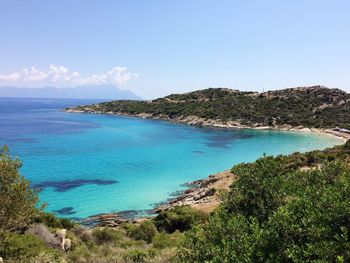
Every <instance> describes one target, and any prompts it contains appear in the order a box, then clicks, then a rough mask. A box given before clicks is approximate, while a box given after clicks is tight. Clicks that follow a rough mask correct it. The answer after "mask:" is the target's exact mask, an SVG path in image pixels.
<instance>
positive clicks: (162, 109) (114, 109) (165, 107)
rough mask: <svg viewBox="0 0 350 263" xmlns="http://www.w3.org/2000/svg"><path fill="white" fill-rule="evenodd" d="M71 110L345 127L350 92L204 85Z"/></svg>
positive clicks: (349, 120) (349, 121)
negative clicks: (242, 89)
mask: <svg viewBox="0 0 350 263" xmlns="http://www.w3.org/2000/svg"><path fill="white" fill-rule="evenodd" d="M71 110H78V111H83V112H84V111H86V112H111V113H115V114H127V115H133V116H140V117H147V118H158V119H159V118H160V119H167V120H172V121H176V122H182V123H188V124H192V125H199V126H212V125H214V124H215V125H216V124H217V125H221V126H246V127H263V126H269V127H272V128H274V127H275V128H278V127H281V126H283V125H288V126H291V127H298V126H303V127H310V128H311V127H314V128H333V127H336V126H339V127H343V128H347V129H350V94H348V93H346V92H344V91H342V90H339V89H328V88H326V87H322V86H312V87H298V88H292V89H284V90H276V91H269V92H264V93H258V92H240V91H238V90H231V89H226V88H217V89H214V88H209V89H205V90H198V91H193V92H189V93H185V94H172V95H169V96H166V97H164V98H159V99H155V100H152V101H111V102H105V103H100V104H97V105H92V106H85V107H77V108H75V109H71Z"/></svg>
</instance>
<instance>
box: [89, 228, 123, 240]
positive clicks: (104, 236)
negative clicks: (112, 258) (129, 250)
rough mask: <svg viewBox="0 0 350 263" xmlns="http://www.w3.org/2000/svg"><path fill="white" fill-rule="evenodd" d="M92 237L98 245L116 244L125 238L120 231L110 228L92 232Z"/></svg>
mask: <svg viewBox="0 0 350 263" xmlns="http://www.w3.org/2000/svg"><path fill="white" fill-rule="evenodd" d="M92 236H93V237H94V239H95V241H96V243H97V244H104V243H114V242H116V241H118V240H120V239H121V238H122V237H123V234H122V233H120V232H119V231H118V230H114V229H111V228H108V227H104V228H95V229H94V231H93V232H92Z"/></svg>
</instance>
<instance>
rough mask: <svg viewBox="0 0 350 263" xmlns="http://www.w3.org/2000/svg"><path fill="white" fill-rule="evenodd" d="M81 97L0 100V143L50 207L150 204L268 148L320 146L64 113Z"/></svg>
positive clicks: (268, 134) (81, 211)
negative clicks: (187, 184)
mask: <svg viewBox="0 0 350 263" xmlns="http://www.w3.org/2000/svg"><path fill="white" fill-rule="evenodd" d="M84 103H91V101H79V100H33V99H0V124H1V129H0V143H1V144H5V143H6V144H8V145H9V146H10V149H11V151H12V153H13V154H14V155H18V156H20V158H21V159H22V161H23V163H24V166H23V168H22V173H23V174H24V175H25V176H26V177H27V178H29V179H30V180H31V181H32V184H33V185H36V186H38V187H40V188H41V189H42V191H41V193H40V197H41V200H42V201H45V202H48V204H49V206H48V207H47V210H48V211H50V212H54V213H56V214H59V215H60V216H62V217H75V218H83V217H87V216H90V215H94V214H98V213H105V212H112V211H115V212H116V211H124V210H140V211H141V210H148V209H151V208H152V207H153V206H154V204H155V203H158V202H162V201H165V200H166V199H168V198H169V197H171V194H172V193H174V192H175V191H177V190H183V189H184V188H183V187H182V186H181V185H182V184H183V183H186V182H189V181H193V180H197V179H201V178H205V177H207V176H208V175H209V174H213V173H216V172H219V171H223V170H225V169H229V168H231V167H232V166H233V165H234V164H236V163H239V162H249V161H254V160H255V159H257V158H258V157H261V156H262V155H263V153H266V154H273V155H276V154H281V153H283V154H288V153H292V152H295V151H300V152H304V151H309V150H313V149H324V148H327V147H330V146H333V145H336V144H340V143H341V141H340V140H338V139H336V138H333V137H330V136H325V135H314V134H308V133H287V132H278V131H255V130H225V129H208V128H197V127H191V126H186V125H179V124H172V123H169V122H165V121H157V120H145V119H138V118H129V117H121V116H108V115H85V114H73V113H65V112H63V111H61V109H63V108H65V107H66V106H71V105H78V104H84Z"/></svg>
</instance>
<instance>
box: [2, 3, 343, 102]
mask: <svg viewBox="0 0 350 263" xmlns="http://www.w3.org/2000/svg"><path fill="white" fill-rule="evenodd" d="M349 14H350V1H348V0H328V1H326V0H286V1H280V0H265V1H261V0H255V1H254V0H244V1H243V0H241V1H234V0H230V1H226V0H215V1H214V0H210V1H209V0H186V1H185V0H174V1H164V0H163V1H160V0H159V1H157V0H147V1H141V0H139V1H136V0H134V1H133V0H130V1H117V0H114V1H106V0H100V1H97V0H94V1H89V0H81V1H79V0H75V1H71V0H60V1H44V0H42V1H39V0H27V1H19V0H18V1H17V0H0V32H1V37H0V58H1V59H0V84H1V85H5V84H6V85H9V84H12V85H14V86H42V85H48V84H51V85H55V84H57V85H58V86H60V85H61V86H69V85H77V84H91V83H92V82H96V83H97V84H101V83H102V84H104V83H110V82H112V83H114V84H116V85H118V86H119V87H121V88H123V89H130V90H132V91H134V92H135V93H136V94H138V95H140V96H142V97H143V98H154V97H159V96H163V95H167V94H169V93H177V92H186V91H190V90H195V89H202V88H207V87H231V88H235V89H240V90H258V91H261V90H262V87H264V88H265V90H268V89H270V90H271V89H279V88H287V87H294V86H298V85H302V86H304V85H312V84H322V85H326V86H329V87H334V88H341V89H344V90H347V91H349V92H350V15H349ZM32 67H34V69H32ZM23 68H26V69H27V71H23ZM28 72H29V73H28ZM14 73H18V74H17V75H16V74H14ZM74 74H75V75H74Z"/></svg>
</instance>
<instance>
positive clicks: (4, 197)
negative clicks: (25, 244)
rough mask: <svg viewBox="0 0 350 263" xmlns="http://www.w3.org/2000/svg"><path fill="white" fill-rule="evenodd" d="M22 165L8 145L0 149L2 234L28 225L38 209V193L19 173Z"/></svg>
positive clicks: (0, 214) (0, 222) (0, 217)
mask: <svg viewBox="0 0 350 263" xmlns="http://www.w3.org/2000/svg"><path fill="white" fill-rule="evenodd" d="M21 165H22V164H21V162H20V161H19V160H18V159H12V158H11V157H10V154H9V150H8V148H7V147H3V148H2V149H0V200H1V201H0V235H1V233H2V232H4V231H12V230H16V229H20V228H24V227H26V226H27V225H28V224H29V223H30V221H31V220H32V218H33V217H34V216H35V215H36V214H37V211H38V210H37V208H36V204H37V203H38V201H39V198H38V193H37V191H35V190H33V189H32V188H30V183H29V181H28V180H26V179H25V178H24V177H23V176H22V175H21V174H20V173H19V168H20V167H21Z"/></svg>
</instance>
